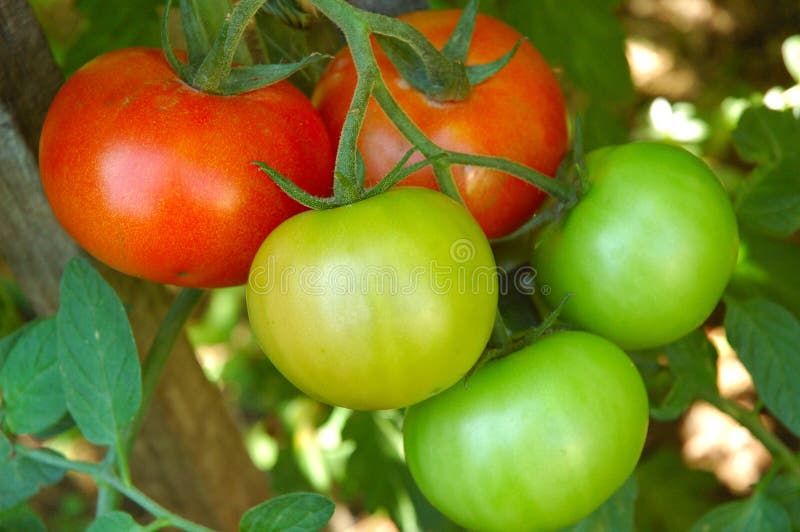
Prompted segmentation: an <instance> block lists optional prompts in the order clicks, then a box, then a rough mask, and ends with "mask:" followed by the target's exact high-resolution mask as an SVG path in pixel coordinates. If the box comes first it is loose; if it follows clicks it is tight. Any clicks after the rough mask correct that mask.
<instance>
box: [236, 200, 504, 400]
mask: <svg viewBox="0 0 800 532" xmlns="http://www.w3.org/2000/svg"><path fill="white" fill-rule="evenodd" d="M246 293H247V311H248V314H249V318H250V324H251V326H252V328H253V331H254V332H255V334H256V336H257V337H258V340H259V342H260V343H261V347H262V348H263V349H264V352H265V353H266V354H267V356H268V357H269V358H270V359H271V360H272V362H273V363H274V364H275V366H276V367H277V368H278V370H280V371H281V373H283V374H284V375H285V376H286V377H287V378H288V379H289V380H290V381H291V382H292V383H294V384H295V385H296V386H297V387H298V388H299V389H300V390H302V391H303V392H305V393H306V394H308V395H310V396H311V397H313V398H316V399H319V400H321V401H323V402H326V403H330V404H334V405H340V406H345V407H348V408H353V409H359V410H367V409H368V410H376V409H385V408H400V407H404V406H407V405H409V404H412V403H415V402H417V401H421V400H422V399H425V398H426V397H428V396H429V395H431V394H434V393H436V392H438V391H441V390H443V389H445V388H447V387H448V386H450V385H452V384H453V383H455V382H456V381H457V380H458V379H459V378H461V377H462V376H463V375H464V374H465V373H466V372H467V370H469V368H470V367H472V365H473V364H474V363H475V361H476V360H477V358H478V357H479V356H480V354H481V352H482V350H483V348H484V347H485V345H486V342H487V341H488V339H489V335H490V334H491V329H492V325H493V322H494V317H495V309H496V308H497V278H496V271H495V264H494V259H493V257H492V252H491V248H490V247H489V243H488V241H487V240H486V237H485V236H484V235H483V233H482V231H481V229H480V227H479V226H478V225H477V224H476V223H475V221H474V220H473V219H472V218H471V217H470V215H469V213H468V212H467V211H466V209H464V208H463V207H462V206H461V205H459V204H458V203H456V202H455V201H453V200H451V199H450V198H448V197H446V196H444V195H443V194H440V193H438V192H433V191H430V190H427V189H421V188H403V189H396V190H391V191H389V192H387V193H384V194H380V195H378V196H375V197H373V198H370V199H367V200H364V201H360V202H357V203H355V204H352V205H348V206H344V207H339V208H336V209H331V210H323V211H312V212H305V213H302V214H299V215H297V216H295V217H293V218H290V219H289V220H287V221H286V222H284V223H283V224H282V225H280V226H279V227H278V228H277V229H275V230H274V231H273V232H272V233H271V234H270V235H269V237H267V239H266V240H265V241H264V245H263V246H261V249H259V251H258V254H257V255H256V258H255V260H254V261H253V266H252V269H251V272H250V279H249V281H248V284H247V290H246Z"/></svg>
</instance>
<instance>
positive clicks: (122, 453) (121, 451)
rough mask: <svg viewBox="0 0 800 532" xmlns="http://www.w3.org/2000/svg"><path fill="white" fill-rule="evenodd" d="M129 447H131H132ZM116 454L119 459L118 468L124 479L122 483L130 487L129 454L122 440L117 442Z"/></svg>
mask: <svg viewBox="0 0 800 532" xmlns="http://www.w3.org/2000/svg"><path fill="white" fill-rule="evenodd" d="M128 447H130V445H129V446H128ZM115 454H116V458H117V466H118V468H119V475H120V477H122V483H123V484H125V485H126V486H130V485H131V468H130V466H129V465H128V453H127V452H126V449H125V443H123V441H122V439H121V438H120V439H119V440H117V445H116V449H115Z"/></svg>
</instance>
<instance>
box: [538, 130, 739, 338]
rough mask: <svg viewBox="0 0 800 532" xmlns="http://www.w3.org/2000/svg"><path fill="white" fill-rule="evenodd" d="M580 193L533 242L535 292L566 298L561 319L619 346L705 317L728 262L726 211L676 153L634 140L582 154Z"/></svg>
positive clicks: (714, 188)
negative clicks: (585, 186)
mask: <svg viewBox="0 0 800 532" xmlns="http://www.w3.org/2000/svg"><path fill="white" fill-rule="evenodd" d="M586 164H587V168H588V179H589V182H590V186H589V190H588V192H587V193H586V194H585V195H584V196H583V197H582V198H581V200H580V202H579V203H578V205H576V206H575V208H573V209H572V211H571V212H569V214H567V216H566V217H565V218H564V219H563V220H562V221H561V222H559V223H558V225H557V226H556V227H553V228H550V230H549V231H544V232H543V233H542V235H541V237H540V238H539V239H538V241H537V242H536V243H535V244H534V251H533V256H532V259H531V262H532V264H533V267H534V268H535V269H536V271H537V277H536V281H537V284H538V286H539V287H540V290H541V293H542V294H543V295H544V296H545V299H546V300H547V301H548V302H549V303H550V304H551V305H553V306H554V305H556V304H557V303H558V302H559V301H561V299H562V298H563V297H564V296H566V295H567V294H573V297H571V298H570V299H569V300H568V301H567V303H566V305H565V306H564V309H563V312H562V314H561V316H562V318H564V319H565V320H566V321H569V322H572V323H574V324H576V325H578V326H580V327H582V328H584V329H586V330H589V331H591V332H595V333H597V334H600V335H602V336H605V337H606V338H608V339H610V340H612V341H613V342H615V343H616V344H618V345H619V346H621V347H622V348H624V349H646V348H652V347H657V346H660V345H664V344H667V343H669V342H672V341H674V340H677V339H678V338H681V337H683V336H684V335H686V334H688V333H689V332H690V331H692V330H693V329H695V328H696V327H698V326H699V325H701V324H702V323H703V321H705V320H706V318H708V316H709V315H710V314H711V312H712V311H713V310H714V307H715V306H716V304H717V302H718V301H719V299H720V297H721V296H722V292H723V290H724V289H725V285H726V284H727V282H728V279H729V278H730V276H731V273H732V272H733V268H734V266H735V265H736V257H737V250H738V246H739V237H738V231H737V225H736V217H735V215H734V212H733V207H732V206H731V203H730V201H729V199H728V196H727V195H726V193H725V190H724V189H723V188H722V186H721V185H720V183H719V182H718V181H717V179H716V177H715V176H714V174H713V173H712V172H711V170H710V169H709V168H708V167H707V166H706V165H705V164H704V163H703V162H702V161H701V160H700V159H698V158H697V157H695V156H694V155H692V154H691V153H689V152H688V151H686V150H683V149H681V148H678V147H675V146H670V145H666V144H656V143H635V144H628V145H624V146H615V147H610V148H603V149H600V150H597V151H595V152H593V153H591V154H589V155H588V157H587V158H586Z"/></svg>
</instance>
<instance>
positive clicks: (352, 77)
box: [312, 10, 567, 238]
mask: <svg viewBox="0 0 800 532" xmlns="http://www.w3.org/2000/svg"><path fill="white" fill-rule="evenodd" d="M460 14H461V12H460V11H457V10H443V11H423V12H417V13H412V14H409V15H404V16H402V17H400V18H401V19H402V20H404V21H406V22H408V23H409V24H411V25H412V26H414V27H415V28H417V29H418V30H419V31H421V32H422V33H423V34H424V35H425V36H426V37H427V38H428V39H430V41H431V42H432V43H433V44H434V45H435V46H437V47H439V48H441V47H442V46H443V45H444V44H445V42H446V41H447V39H448V38H449V36H450V34H451V33H452V32H453V29H454V27H455V26H456V22H457V21H458V18H459V15H460ZM520 38H521V35H520V34H519V33H518V32H516V31H515V30H513V29H512V28H511V27H509V26H507V25H506V24H505V23H503V22H500V21H499V20H496V19H494V18H492V17H489V16H487V15H479V16H478V18H477V20H476V23H475V32H474V35H473V37H472V44H471V47H470V49H469V54H468V55H467V61H466V64H468V65H469V64H479V63H487V62H489V61H493V60H495V59H497V58H498V57H501V56H502V55H503V54H505V53H506V52H508V51H509V50H510V49H511V48H512V47H513V46H514V44H515V43H516V42H517V41H518V40H519V39H520ZM375 48H376V49H375V55H376V59H377V61H378V65H379V67H380V71H381V76H382V77H383V80H384V82H385V83H386V85H387V87H388V89H389V91H390V92H391V94H392V96H394V98H395V99H396V100H397V102H398V104H399V105H400V106H401V107H402V109H403V110H404V111H405V112H406V113H407V114H408V116H409V117H410V118H411V119H412V120H413V121H414V122H415V123H416V124H417V126H418V127H419V128H420V129H421V130H422V131H423V132H424V133H425V134H426V135H427V136H428V137H430V138H431V139H432V140H433V141H434V142H436V143H437V144H439V145H440V146H442V147H444V148H446V149H449V150H454V151H461V152H467V153H475V154H482V155H493V156H498V157H505V158H508V159H511V160H514V161H518V162H520V163H523V164H525V165H528V166H530V167H532V168H534V169H536V170H539V171H541V172H543V173H545V174H552V173H553V172H554V171H555V170H556V168H557V167H558V164H559V162H560V161H561V158H562V156H563V155H564V152H565V151H566V146H567V134H566V111H565V108H564V101H563V96H562V94H561V89H560V87H559V85H558V80H557V79H556V78H555V76H554V75H553V72H552V71H551V70H550V67H549V66H548V65H547V63H546V62H545V60H544V59H543V58H542V57H541V56H540V55H539V53H538V52H537V51H536V49H535V48H534V47H533V45H531V44H530V43H529V42H528V41H524V42H523V43H522V44H521V45H520V47H519V49H518V50H517V52H516V54H515V55H514V57H513V59H511V61H510V62H509V63H508V64H507V65H506V66H505V67H503V68H502V69H501V70H500V71H499V72H498V73H497V74H495V75H494V76H492V77H490V78H489V79H488V80H486V81H483V82H481V83H479V84H477V85H475V86H474V87H472V92H471V94H470V95H469V97H468V98H467V99H466V100H463V101H456V102H435V101H433V100H432V99H430V98H429V97H427V96H426V95H425V94H423V93H422V92H420V91H417V90H414V89H412V88H411V87H410V86H409V85H408V83H407V82H406V81H404V79H403V78H402V77H401V76H400V74H399V73H398V71H397V69H396V68H395V67H394V65H393V64H392V63H391V61H390V60H389V58H388V57H387V56H386V54H385V53H383V52H382V51H381V50H380V49H378V48H377V47H375ZM356 77H357V76H356V69H355V66H354V64H353V60H352V57H351V56H350V53H349V51H348V50H344V51H342V52H341V53H339V55H337V56H336V58H335V59H334V60H333V62H331V64H330V65H329V67H328V69H327V70H326V72H325V73H324V74H323V76H322V78H321V79H320V81H319V83H318V85H317V88H316V89H315V92H314V95H313V97H312V100H313V101H314V103H315V105H316V106H317V107H318V108H319V111H320V114H321V115H322V118H323V120H324V121H325V123H326V124H327V126H328V128H329V131H330V133H331V136H332V137H333V138H334V139H337V138H338V136H339V133H340V131H341V129H342V125H343V123H344V120H345V117H346V116H347V113H348V108H349V104H350V100H351V98H352V96H353V91H354V89H355V85H356ZM358 146H359V149H360V151H361V154H362V155H363V157H364V164H365V167H366V181H367V183H368V184H375V183H376V182H377V181H379V180H380V178H381V177H383V176H384V175H386V173H387V172H388V171H389V170H390V169H391V168H392V167H393V166H394V164H395V163H396V162H397V161H398V160H400V158H401V157H402V156H403V155H404V154H405V153H406V151H408V150H409V149H410V148H411V144H410V143H409V142H408V140H406V139H405V138H404V137H403V135H401V133H400V132H399V131H398V129H397V128H396V127H395V125H394V124H393V123H392V121H391V120H390V119H389V117H388V116H387V115H386V114H385V113H384V112H383V111H382V110H381V109H380V108H379V107H378V106H377V105H376V103H375V102H371V103H370V105H369V106H368V108H367V112H366V115H365V117H364V125H363V128H362V133H361V136H360V138H359V144H358ZM453 174H454V179H455V182H456V185H457V187H458V190H459V192H460V194H461V196H462V197H463V199H464V203H465V204H466V206H467V207H468V208H469V210H470V212H471V213H472V214H473V216H474V217H475V219H477V220H478V223H480V225H481V227H482V228H483V230H484V231H485V233H486V235H487V236H488V237H489V238H495V237H500V236H503V235H506V234H508V233H510V232H512V231H513V230H515V229H517V228H518V227H519V226H520V225H522V223H523V222H525V220H527V219H528V218H530V217H531V215H532V214H533V213H534V211H535V210H536V208H537V207H538V206H539V204H540V203H541V202H542V200H543V199H544V193H543V192H541V191H540V190H539V189H537V188H535V187H534V186H532V185H530V184H528V183H525V182H523V181H521V180H519V179H516V178H514V177H512V176H510V175H508V174H505V173H502V172H500V171H498V170H492V169H487V168H480V167H476V166H456V167H454V168H453ZM401 184H403V185H412V186H424V187H428V188H436V187H437V184H436V178H435V177H434V173H433V170H431V168H430V167H428V168H424V169H421V170H419V171H418V172H416V173H414V174H412V175H411V176H409V177H408V178H406V179H405V180H404V181H403V182H402V183H401Z"/></svg>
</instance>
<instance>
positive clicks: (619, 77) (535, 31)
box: [481, 0, 634, 102]
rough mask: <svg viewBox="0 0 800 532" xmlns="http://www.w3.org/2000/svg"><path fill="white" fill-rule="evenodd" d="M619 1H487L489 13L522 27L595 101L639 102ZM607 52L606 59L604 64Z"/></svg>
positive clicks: (551, 60)
mask: <svg viewBox="0 0 800 532" xmlns="http://www.w3.org/2000/svg"><path fill="white" fill-rule="evenodd" d="M619 3H620V1H619V0H592V1H586V0H537V1H536V2H531V1H530V0H484V1H483V2H482V3H481V8H482V10H485V11H489V12H490V13H493V14H495V15H497V16H499V17H500V18H502V19H503V20H505V21H507V22H508V23H509V24H511V25H512V26H514V27H515V28H517V29H518V30H519V31H520V32H521V33H522V34H523V35H525V36H527V37H529V38H530V39H531V42H533V44H534V45H535V46H536V48H537V49H538V50H539V51H540V52H541V53H542V55H543V56H544V57H545V58H546V59H547V61H548V62H549V63H550V64H551V65H560V66H562V67H564V70H565V71H566V73H567V75H568V76H569V78H570V80H571V81H573V82H574V83H575V84H576V85H578V86H579V87H581V88H582V89H583V90H585V91H586V92H587V93H589V94H590V95H592V96H593V97H595V98H598V99H601V100H604V101H607V102H626V101H629V100H630V99H631V98H633V94H634V93H633V83H632V82H631V76H630V70H629V68H628V61H627V59H626V57H625V31H624V29H623V27H622V24H621V23H620V21H619V20H618V19H617V18H616V16H615V14H614V10H615V9H616V8H617V6H618V5H619ZM598 50H602V60H598Z"/></svg>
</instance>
